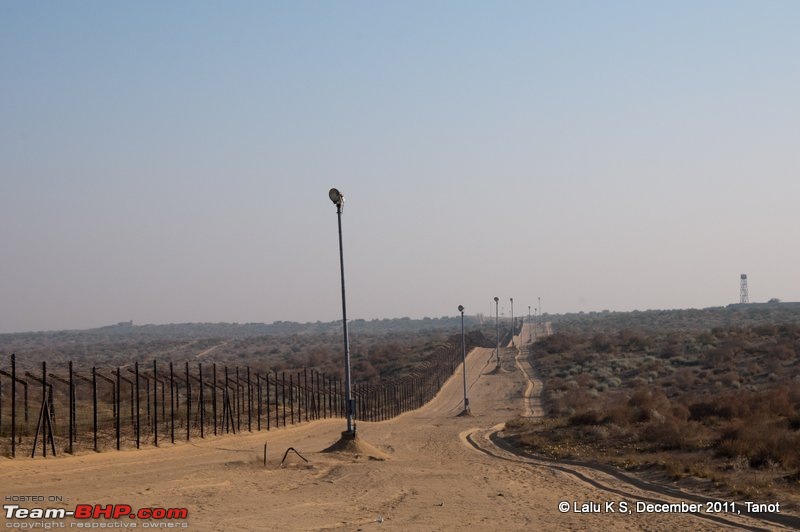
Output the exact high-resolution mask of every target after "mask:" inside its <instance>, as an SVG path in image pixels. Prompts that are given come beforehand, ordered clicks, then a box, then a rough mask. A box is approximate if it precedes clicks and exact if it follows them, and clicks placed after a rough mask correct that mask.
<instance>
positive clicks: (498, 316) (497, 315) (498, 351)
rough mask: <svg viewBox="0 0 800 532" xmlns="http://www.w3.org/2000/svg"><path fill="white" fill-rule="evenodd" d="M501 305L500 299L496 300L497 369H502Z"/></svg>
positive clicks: (496, 298)
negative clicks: (499, 306)
mask: <svg viewBox="0 0 800 532" xmlns="http://www.w3.org/2000/svg"><path fill="white" fill-rule="evenodd" d="M499 304H500V298H499V297H495V298H494V328H495V331H496V333H497V349H496V350H495V355H496V357H495V358H497V369H500V314H499V308H498V305H499Z"/></svg>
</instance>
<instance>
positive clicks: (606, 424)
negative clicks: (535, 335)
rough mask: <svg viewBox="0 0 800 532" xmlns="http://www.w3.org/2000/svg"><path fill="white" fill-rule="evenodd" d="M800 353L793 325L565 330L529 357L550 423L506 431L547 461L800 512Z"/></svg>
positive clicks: (799, 328) (799, 329) (527, 423)
mask: <svg viewBox="0 0 800 532" xmlns="http://www.w3.org/2000/svg"><path fill="white" fill-rule="evenodd" d="M578 329H580V328H578V327H572V330H573V331H577V330H578ZM798 353H800V325H798V324H781V325H774V324H759V325H753V326H747V327H715V328H713V329H710V330H705V331H693V332H680V331H675V330H671V331H669V330H668V331H664V332H660V333H659V332H653V331H649V332H644V331H643V330H632V329H622V330H617V331H613V330H605V331H602V332H595V331H591V330H588V331H586V332H561V333H558V334H555V335H553V336H551V337H548V338H544V339H543V340H541V341H540V342H539V343H537V344H535V345H533V346H532V347H531V350H530V355H531V357H532V360H533V363H534V365H535V367H536V368H537V370H538V371H539V373H540V375H541V377H542V379H543V382H544V392H543V399H544V403H545V406H546V410H547V413H548V419H547V420H545V421H540V422H535V421H531V420H524V419H518V420H514V421H513V422H511V423H510V424H509V433H511V434H512V439H513V440H514V441H516V442H517V443H518V444H520V445H522V446H525V447H526V448H528V449H530V450H532V451H534V452H538V453H543V454H547V455H550V456H555V457H560V458H564V457H576V458H589V459H593V460H599V461H604V462H608V463H613V464H616V465H620V466H623V467H626V468H633V469H641V468H651V467H653V466H657V467H659V468H661V469H662V470H663V471H664V472H666V474H667V475H669V476H670V478H672V479H673V480H678V479H684V478H688V477H694V478H698V477H699V478H701V479H706V480H707V481H708V482H709V485H710V486H711V487H714V488H715V489H724V490H729V492H730V493H733V494H738V495H742V496H747V497H757V496H759V497H766V496H767V495H771V496H776V495H777V494H781V495H783V496H785V499H786V500H787V501H788V500H794V501H795V504H796V503H797V501H800V452H799V451H798V450H799V449H800V356H798Z"/></svg>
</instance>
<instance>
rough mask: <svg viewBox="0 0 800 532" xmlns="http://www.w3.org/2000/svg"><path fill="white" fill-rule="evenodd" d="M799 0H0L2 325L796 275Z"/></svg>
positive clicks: (334, 313) (597, 303) (664, 295)
mask: <svg viewBox="0 0 800 532" xmlns="http://www.w3.org/2000/svg"><path fill="white" fill-rule="evenodd" d="M798 27H800V2H796V1H786V2H764V1H752V2H734V1H728V0H725V1H706V2H699V1H691V2H655V1H652V2H651V1H639V0H637V1H632V2H595V1H591V2H589V1H586V2H576V1H564V2H562V1H559V2H555V1H554V2H464V1H458V2H443V1H434V2H430V1H422V2H411V1H403V2H399V1H398V2H388V1H387V2H374V1H366V2H349V1H348V2H344V1H328V2H322V1H314V2H300V1H291V2H289V1H287V2H264V1H257V2H200V1H192V2H188V1H186V2H177V1H176V2H143V1H137V2H124V3H123V2H106V1H96V2H92V1H75V2H55V1H53V2H37V1H32V2H27V1H26V2H11V1H6V2H0V174H1V175H0V244H1V247H0V332H10V331H22V330H39V329H59V328H84V327H91V326H97V325H105V324H109V323H115V322H117V321H122V320H129V319H132V320H134V321H135V322H136V323H166V322H185V321H214V322H216V321H228V322H233V321H238V322H250V321H258V322H261V321H264V322H271V321H274V320H297V321H315V320H318V319H319V320H332V319H337V318H339V317H340V316H341V314H340V313H341V306H340V305H341V303H340V292H339V277H338V275H339V270H338V268H339V264H338V248H337V234H336V211H335V208H334V206H333V205H332V204H331V203H330V201H329V199H328V197H327V193H328V189H329V188H330V187H332V186H336V187H338V188H339V189H340V190H342V191H343V192H344V194H345V196H346V199H347V203H346V205H345V213H344V219H343V223H344V236H345V266H346V269H347V283H348V285H347V288H348V311H349V312H348V314H349V316H350V317H352V318H365V319H371V318H376V317H377V318H383V317H401V316H411V317H422V316H441V315H455V314H456V313H457V311H456V307H457V305H459V304H463V305H465V306H466V308H467V312H468V313H470V314H472V313H476V312H483V313H489V311H490V309H491V307H490V300H491V298H492V297H493V296H495V295H497V296H500V297H501V299H502V300H503V302H504V306H505V310H506V313H508V311H509V308H508V307H509V304H508V298H509V297H514V299H515V310H516V313H517V314H520V313H522V312H524V313H527V305H529V304H531V305H535V302H536V297H537V296H541V297H542V306H543V307H544V311H545V312H548V311H549V312H569V311H579V310H586V311H589V310H602V309H612V310H631V309H647V308H683V307H706V306H715V305H724V304H728V303H731V302H735V301H737V299H738V290H739V286H738V283H739V274H740V273H748V274H749V277H750V293H751V299H752V300H756V301H758V300H760V301H764V300H766V299H769V298H772V297H778V298H781V299H783V300H800V246H799V245H798V244H799V243H800V209H799V208H798V207H800V96H799V95H800V32H798Z"/></svg>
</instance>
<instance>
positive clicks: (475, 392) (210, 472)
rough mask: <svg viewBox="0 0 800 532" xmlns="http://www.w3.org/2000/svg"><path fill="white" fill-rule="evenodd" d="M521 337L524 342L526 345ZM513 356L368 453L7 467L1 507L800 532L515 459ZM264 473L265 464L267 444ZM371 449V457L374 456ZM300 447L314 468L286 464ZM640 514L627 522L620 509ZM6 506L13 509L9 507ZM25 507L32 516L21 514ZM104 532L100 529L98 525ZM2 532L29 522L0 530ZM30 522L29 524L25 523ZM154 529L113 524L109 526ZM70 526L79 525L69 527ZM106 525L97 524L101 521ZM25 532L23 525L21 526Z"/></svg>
mask: <svg viewBox="0 0 800 532" xmlns="http://www.w3.org/2000/svg"><path fill="white" fill-rule="evenodd" d="M529 339H530V333H529V331H528V329H527V328H525V329H524V330H523V333H522V335H521V337H517V338H516V339H515V340H516V343H517V344H519V342H520V341H529ZM517 354H518V352H517V350H516V349H515V348H513V347H507V348H503V349H502V350H501V360H502V366H503V371H502V372H500V373H495V374H491V373H490V370H492V369H493V367H494V365H495V362H494V359H493V351H492V350H489V349H476V350H474V351H472V352H471V353H469V356H468V359H467V375H468V386H469V397H470V404H471V409H472V416H459V415H458V414H459V413H460V412H461V411H462V409H463V404H462V400H463V386H462V376H461V373H460V371H459V372H458V373H457V374H456V375H454V376H453V377H452V378H451V379H450V380H449V381H448V382H447V383H446V385H445V386H444V388H443V389H442V391H441V392H440V393H439V395H438V396H437V397H436V398H435V399H434V400H433V401H431V402H430V403H428V404H427V405H425V406H424V407H423V408H420V409H419V410H416V411H413V412H408V413H406V414H404V415H402V416H400V417H398V418H395V419H393V420H391V421H385V422H380V423H358V433H359V437H360V440H361V441H362V442H364V443H365V444H368V445H364V446H363V448H362V453H361V454H357V455H356V454H350V453H343V452H335V453H324V452H322V451H323V450H324V449H325V448H327V447H328V446H330V445H331V444H333V443H334V442H336V441H337V440H338V438H339V434H340V432H341V431H342V430H343V429H344V421H343V420H325V421H319V422H315V423H309V424H305V425H301V426H297V427H292V428H288V429H281V430H277V431H274V430H273V431H271V432H261V433H254V434H246V435H237V436H225V437H216V438H206V439H205V440H195V441H193V442H191V443H183V444H177V445H174V446H167V447H162V448H159V449H153V448H151V449H143V450H139V451H136V450H130V451H122V452H114V451H110V452H104V453H100V454H87V455H82V456H71V457H58V458H55V459H52V458H49V459H46V460H43V459H41V458H37V459H34V460H31V459H26V458H22V459H16V460H8V459H3V460H2V461H0V481H2V490H0V491H2V496H4V497H8V496H16V495H43V496H46V497H47V496H62V497H64V501H63V502H62V503H46V504H45V507H48V506H49V507H64V508H67V509H73V508H74V507H75V505H76V504H102V505H105V504H128V505H130V506H132V507H133V508H145V507H161V508H182V507H185V508H187V509H188V518H187V519H186V520H185V521H178V522H174V523H173V524H176V525H180V526H182V525H183V524H184V523H185V524H186V526H187V529H190V530H197V531H202V530H330V529H335V530H365V531H367V530H382V529H386V530H465V529H472V530H598V529H613V530H678V529H688V530H719V529H721V528H723V529H738V528H741V529H749V530H752V529H781V528H792V522H791V521H789V522H784V523H776V522H769V521H764V520H761V519H756V518H752V517H747V516H744V515H736V514H730V513H726V514H716V515H708V514H705V513H701V514H699V515H692V514H688V513H680V512H677V513H638V512H636V511H635V506H633V505H635V502H636V501H647V502H653V501H662V502H680V501H686V502H695V500H701V498H700V499H689V498H687V497H690V496H691V494H681V493H674V492H670V491H668V490H657V489H652V487H651V486H648V485H646V484H641V485H636V483H632V482H630V481H629V480H626V479H625V478H620V477H618V476H614V475H611V474H608V473H605V472H602V471H598V470H596V469H594V468H591V467H582V466H580V465H575V464H553V463H548V462H545V461H538V460H535V459H531V458H525V457H521V456H518V455H517V454H514V453H513V452H512V451H511V450H509V449H506V448H504V447H503V446H502V444H500V445H498V439H497V433H498V431H499V430H501V429H502V424H503V423H504V422H505V421H507V420H509V419H511V418H513V417H514V416H517V415H526V416H537V415H541V405H540V403H539V400H538V394H539V393H540V390H541V383H540V382H538V381H537V380H536V378H535V374H534V372H533V370H532V368H531V367H530V365H529V364H528V363H527V362H526V361H524V360H523V359H522V357H520V356H516V355H517ZM265 443H267V444H268V454H269V456H268V458H269V462H268V465H267V466H266V467H264V465H263V462H262V460H263V456H262V453H263V446H264V444H265ZM369 446H371V447H372V448H374V449H375V451H374V452H371V451H370V448H369ZM289 447H293V448H295V449H296V450H297V451H298V452H299V453H300V454H301V455H302V456H303V457H305V458H306V459H307V460H308V462H304V461H303V460H301V459H300V458H299V457H298V456H296V455H294V454H292V453H290V454H289V457H288V458H287V461H286V463H285V464H284V465H283V466H281V465H279V464H280V461H281V458H282V457H283V455H284V453H285V451H286V450H287V448H289ZM621 501H625V502H627V503H629V504H630V505H632V509H633V511H632V512H631V513H620V506H619V504H618V503H619V502H621ZM565 502H566V503H568V504H569V507H570V508H571V509H572V508H573V505H574V504H578V505H581V504H583V503H599V504H601V508H602V510H605V503H606V502H614V503H615V506H614V509H615V512H613V513H612V512H606V511H601V512H600V513H585V512H584V513H577V512H574V511H572V510H570V511H568V512H565V513H562V512H561V511H559V503H565ZM4 504H8V502H7V501H6V502H5V503H4ZM22 506H23V507H33V504H32V503H23V504H22ZM101 521H103V522H105V521H104V520H101ZM3 523H4V525H3V526H4V527H6V528H7V529H11V528H17V527H19V526H21V525H22V524H23V521H22V520H18V521H14V520H8V519H5V518H4V519H3ZM24 523H25V524H32V523H34V521H30V520H27V521H24ZM134 523H136V524H138V525H139V526H138V528H141V527H143V525H146V524H150V522H146V521H134V520H125V519H122V520H118V521H108V524H116V525H119V526H117V527H116V528H117V529H119V528H121V527H122V526H123V525H124V526H126V527H127V526H128V525H131V524H134ZM64 524H65V526H66V528H70V527H73V528H74V527H75V526H76V524H77V523H75V522H74V521H71V520H67V521H66V522H64ZM97 524H99V523H97ZM17 529H19V528H17Z"/></svg>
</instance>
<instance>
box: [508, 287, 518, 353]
mask: <svg viewBox="0 0 800 532" xmlns="http://www.w3.org/2000/svg"><path fill="white" fill-rule="evenodd" d="M509 299H511V347H516V344H515V343H514V329H515V327H514V298H513V297H512V298H509Z"/></svg>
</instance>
